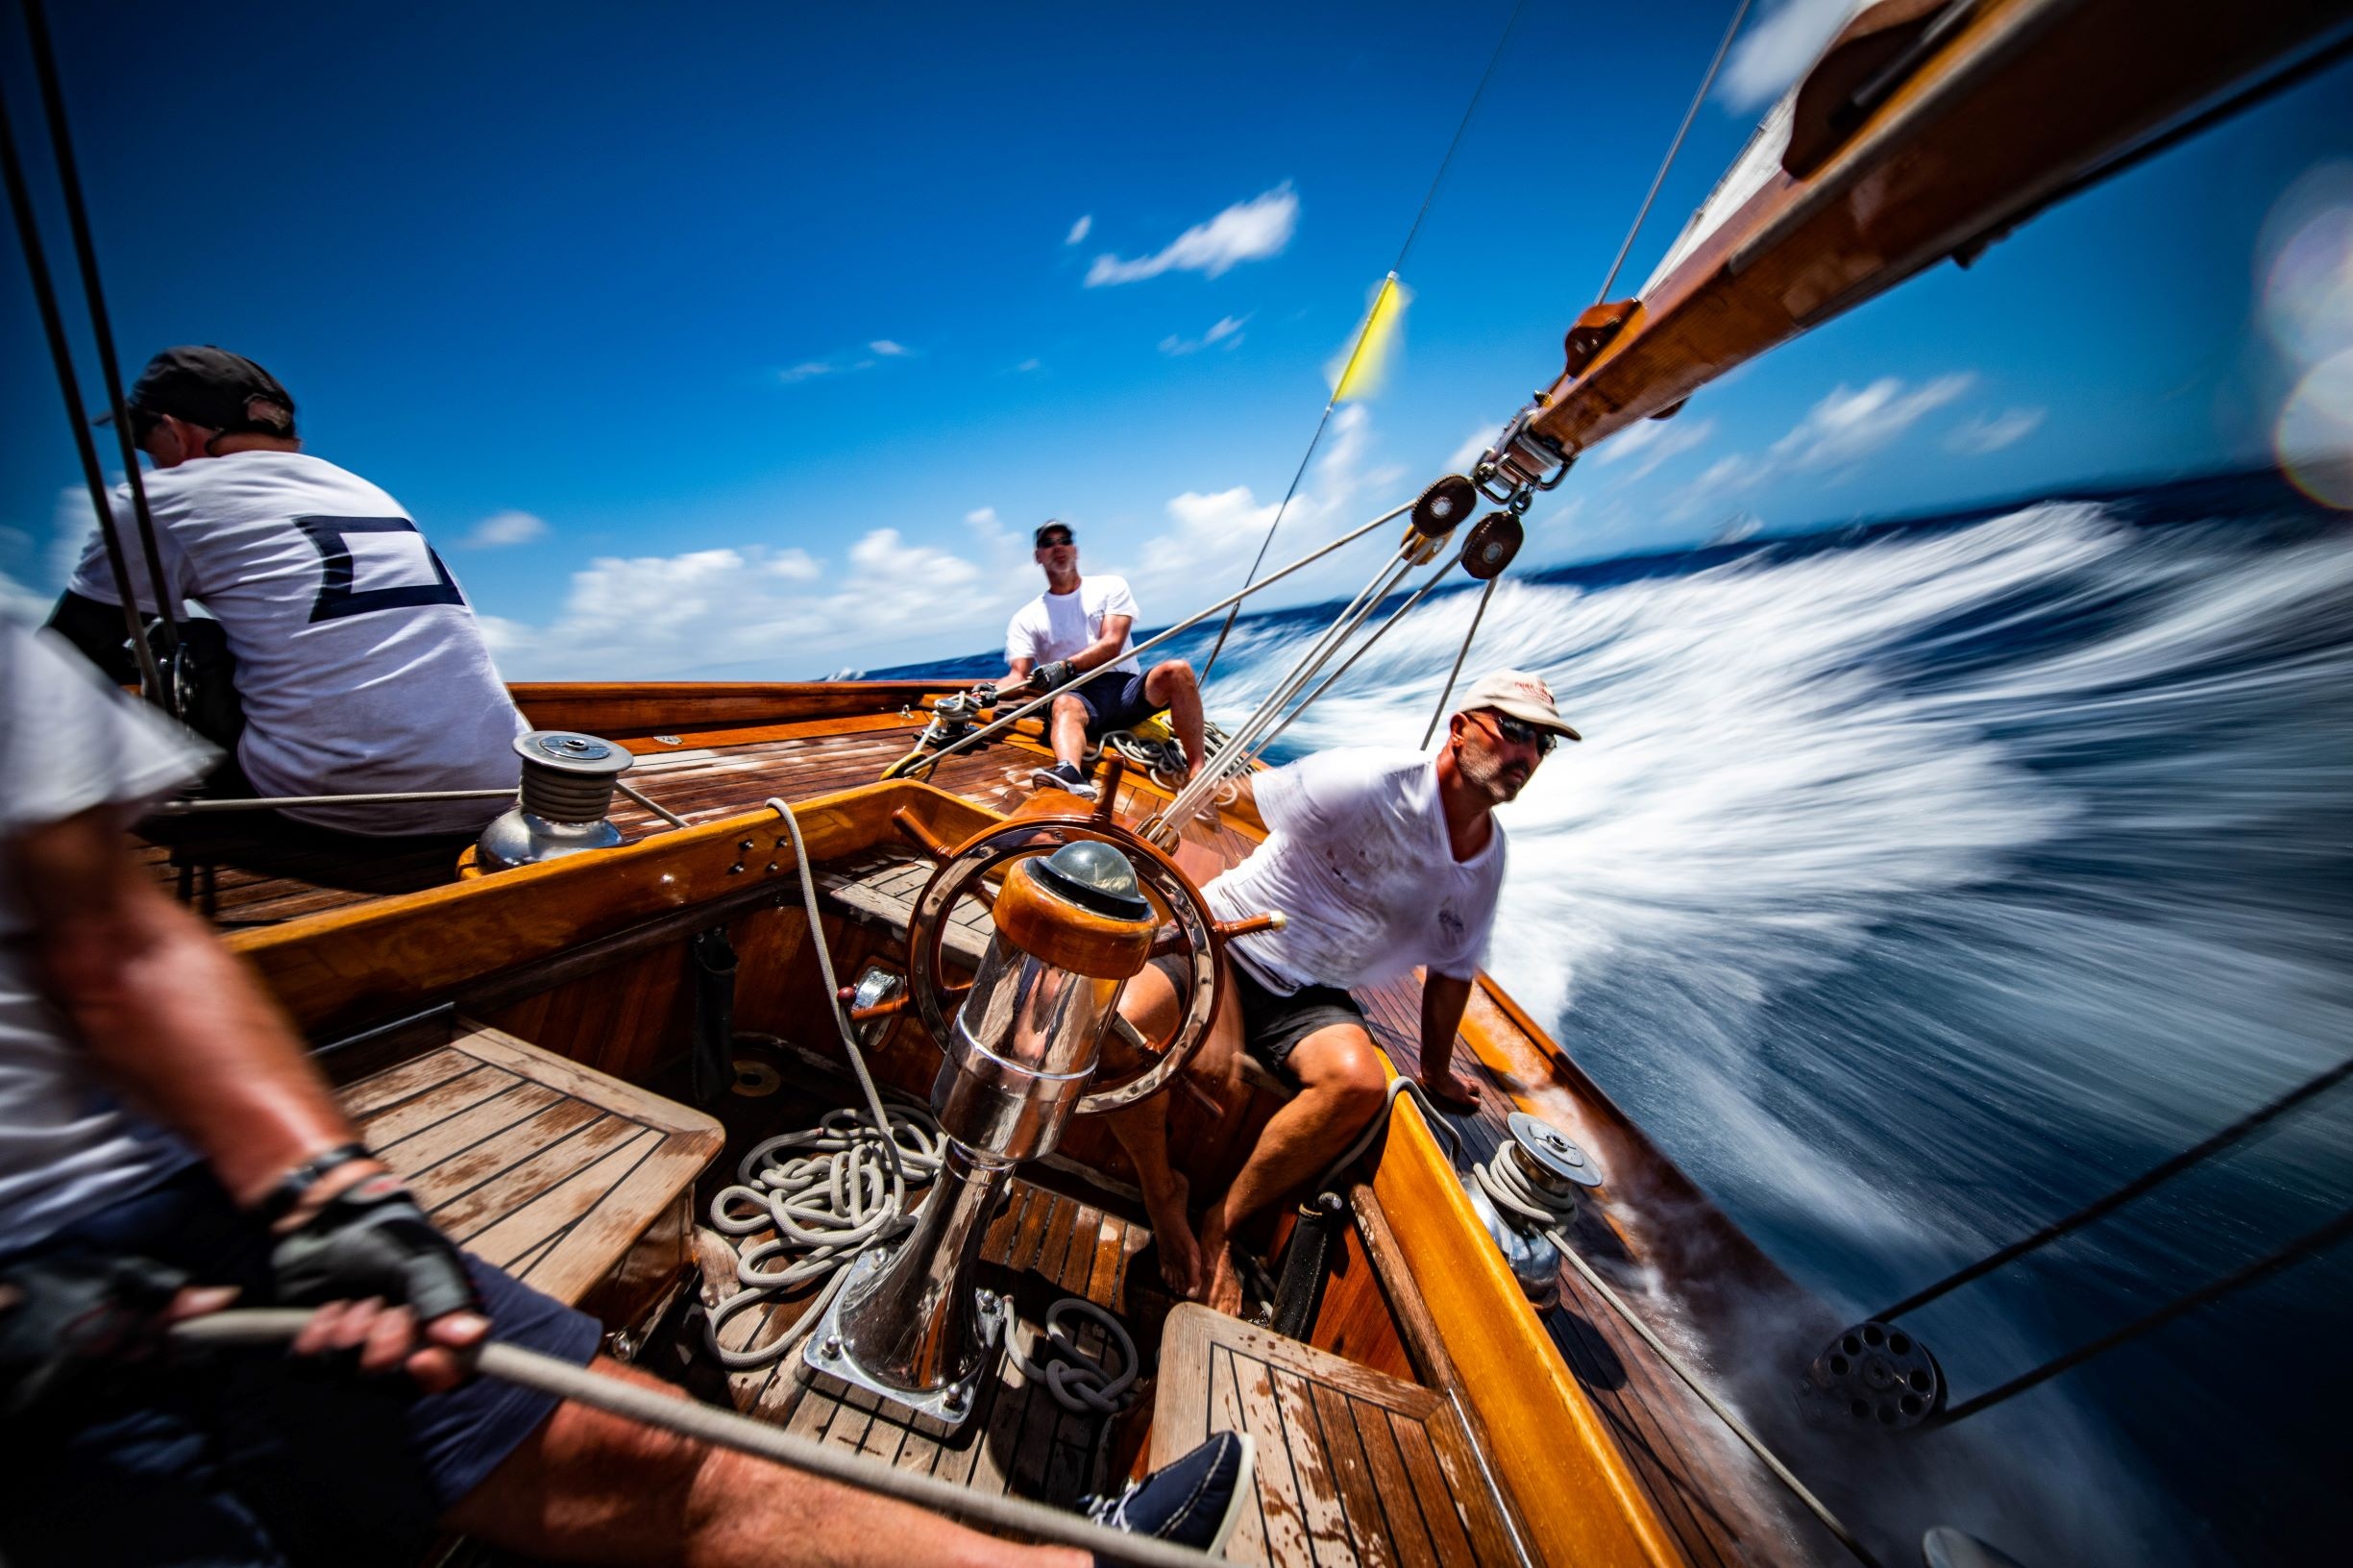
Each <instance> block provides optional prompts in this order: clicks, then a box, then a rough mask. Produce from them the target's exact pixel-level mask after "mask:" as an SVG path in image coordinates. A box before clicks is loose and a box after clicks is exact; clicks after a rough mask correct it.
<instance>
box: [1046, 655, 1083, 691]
mask: <svg viewBox="0 0 2353 1568" xmlns="http://www.w3.org/2000/svg"><path fill="white" fill-rule="evenodd" d="M1075 674H1078V666H1077V665H1075V664H1072V663H1071V662H1070V661H1069V660H1068V659H1056V660H1055V661H1054V662H1053V663H1052V664H1043V665H1040V666H1039V667H1038V675H1037V680H1038V689H1039V690H1040V691H1042V692H1050V691H1052V690H1053V689H1054V688H1055V687H1057V686H1063V685H1067V684H1068V683H1069V680H1070V677H1071V676H1072V675H1075Z"/></svg>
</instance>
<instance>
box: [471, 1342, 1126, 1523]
mask: <svg viewBox="0 0 2353 1568" xmlns="http://www.w3.org/2000/svg"><path fill="white" fill-rule="evenodd" d="M595 1369H596V1370H597V1371H598V1372H599V1373H601V1374H602V1375H604V1376H606V1377H611V1378H619V1379H622V1380H623V1381H625V1382H628V1383H634V1384H639V1385H641V1386H644V1387H649V1388H653V1389H656V1390H659V1391H660V1392H663V1393H669V1394H674V1393H677V1390H676V1389H674V1388H672V1387H671V1386H670V1385H669V1384H665V1383H663V1382H661V1381H660V1380H658V1379H655V1378H651V1377H649V1376H647V1375H646V1374H645V1373H643V1372H639V1371H636V1370H634V1369H632V1368H629V1367H625V1366H623V1365H622V1364H621V1363H620V1362H618V1361H613V1360H606V1359H604V1358H602V1357H599V1358H598V1359H597V1360H596V1362H595ZM679 1397H680V1398H684V1397H685V1396H684V1395H680V1396H679ZM445 1523H447V1524H449V1525H450V1526H452V1527H453V1528H454V1529H457V1530H462V1531H465V1532H466V1533H468V1534H470V1535H477V1536H479V1537H481V1538H482V1539H483V1540H486V1541H489V1542H491V1543H492V1544H493V1545H498V1546H506V1547H510V1548H513V1549H515V1550H519V1551H523V1552H527V1553H528V1554H529V1555H530V1556H533V1557H534V1558H540V1557H550V1558H554V1559H557V1560H560V1561H565V1562H589V1563H606V1562H615V1563H657V1562H658V1563H676V1564H679V1565H681V1568H737V1565H739V1564H741V1565H744V1568H750V1565H752V1564H761V1565H773V1564H784V1563H792V1564H809V1565H813V1568H815V1565H824V1568H837V1565H838V1568H850V1565H855V1564H865V1563H872V1564H879V1565H889V1568H904V1565H905V1564H907V1563H910V1562H922V1563H953V1564H972V1565H980V1564H1023V1565H1029V1564H1035V1565H1037V1568H1048V1565H1061V1568H1084V1565H1085V1564H1086V1563H1087V1562H1088V1556H1087V1554H1086V1553H1084V1552H1077V1551H1071V1550H1067V1549H1064V1548H1046V1547H1023V1546H1016V1545H1014V1544H1013V1543H1011V1542H1010V1541H1001V1540H998V1539H996V1538H995V1537H994V1536H992V1535H983V1534H980V1533H979V1532H977V1531H969V1530H967V1529H965V1528H964V1527H963V1526H961V1525H957V1524H952V1523H950V1522H949V1521H948V1520H946V1519H944V1518H943V1517H941V1516H940V1515H938V1514H935V1513H927V1512H925V1511H923V1510H922V1509H920V1508H918V1507H912V1506H910V1505H908V1504H905V1503H898V1502H894V1501H892V1500H891V1499H888V1498H884V1497H877V1496H875V1495H873V1494H872V1493H870V1492H861V1491H858V1490H857V1489H855V1488H853V1487H848V1486H842V1485H837V1484H836V1483H834V1482H829V1481H821V1480H819V1479H818V1478H817V1477H815V1476H811V1475H806V1474H803V1473H802V1472H800V1471H798V1470H791V1469H787V1468H786V1467H784V1466H782V1465H778V1464H772V1463H770V1462H769V1461H767V1460H766V1459H757V1458H752V1457H750V1456H749V1455H747V1454H738V1453H735V1452H733V1451H731V1450H726V1449H714V1448H710V1447H707V1446H705V1445H704V1444H701V1443H697V1442H692V1441H690V1440H688V1439H686V1438H683V1437H674V1436H672V1435H671V1434H670V1433H664V1432H657V1431H655V1430H654V1429H653V1428H651V1427H643V1426H639V1425H638V1424H637V1423H635V1422H632V1421H625V1420H623V1419H622V1418H621V1417H619V1416H614V1415H607V1414H605V1413H604V1412H603V1411H601V1410H592V1409H588V1408H587V1407H586V1406H583V1405H573V1404H565V1405H560V1406H558V1407H556V1410H555V1413H554V1414H553V1415H551V1416H550V1417H549V1418H548V1420H547V1423H546V1424H545V1425H543V1426H542V1427H541V1428H540V1429H539V1430H538V1431H537V1432H535V1433H532V1434H531V1436H530V1437H529V1438H528V1439H527V1440H526V1441H525V1442H524V1444H523V1446H522V1447H520V1448H518V1449H516V1450H515V1451H514V1452H513V1453H512V1454H509V1455H508V1456H507V1457H506V1458H505V1459H504V1460H503V1461H502V1462H501V1464H500V1465H499V1467H498V1468H497V1469H496V1470H493V1471H492V1472H491V1473H490V1476H489V1478H488V1479H487V1480H485V1481H484V1482H482V1483H481V1484H480V1485H478V1486H477V1487H476V1488H475V1489H474V1490H473V1491H471V1492H469V1493H468V1494H467V1495H466V1496H465V1497H464V1498H463V1499H462V1500H461V1501H460V1502H459V1503H458V1505H457V1506H456V1507H453V1508H452V1509H451V1510H450V1512H449V1514H448V1516H447V1518H446V1520H445Z"/></svg>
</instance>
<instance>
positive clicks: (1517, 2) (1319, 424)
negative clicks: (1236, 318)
mask: <svg viewBox="0 0 2353 1568" xmlns="http://www.w3.org/2000/svg"><path fill="white" fill-rule="evenodd" d="M1527 6H1528V0H1514V3H1513V5H1512V7H1511V16H1510V18H1509V20H1507V21H1506V22H1505V23H1504V31H1503V36H1502V37H1498V38H1497V39H1496V40H1495V53H1493V54H1492V55H1489V56H1488V57H1487V68H1486V70H1485V71H1483V72H1482V73H1481V75H1480V78H1479V86H1478V87H1477V88H1475V89H1474V90H1473V91H1472V93H1471V101H1470V102H1469V103H1468V104H1466V105H1464V106H1463V110H1462V118H1461V119H1460V120H1459V121H1458V122H1456V125H1455V134H1454V136H1453V137H1452V139H1450V140H1449V141H1448V142H1447V143H1446V156H1445V157H1444V158H1441V159H1438V172H1437V173H1435V174H1434V175H1432V176H1431V177H1430V188H1429V189H1428V190H1426V191H1424V192H1423V193H1422V205H1421V208H1419V210H1417V211H1416V212H1415V213H1414V214H1413V222H1412V223H1411V225H1409V227H1408V228H1407V230H1406V240H1405V243H1404V244H1402V245H1400V246H1398V247H1397V259H1396V260H1394V261H1392V262H1390V263H1389V275H1388V280H1387V282H1396V279H1397V275H1398V274H1399V273H1401V272H1403V271H1404V270H1405V266H1406V257H1408V256H1409V255H1410V254H1411V253H1412V250H1413V242H1414V241H1415V240H1416V239H1418V238H1420V237H1421V233H1422V220H1423V219H1424V218H1426V217H1428V216H1429V215H1430V207H1431V204H1432V203H1433V202H1435V201H1436V200H1437V199H1438V187H1439V186H1440V185H1442V184H1445V183H1446V174H1447V171H1448V170H1449V169H1451V168H1453V167H1454V165H1455V150H1456V149H1457V148H1458V147H1460V146H1461V145H1462V134H1463V133H1464V132H1466V131H1468V130H1469V129H1470V128H1471V116H1472V115H1473V114H1475V113H1477V112H1478V110H1479V102H1480V100H1481V99H1483V98H1484V97H1485V96H1486V95H1487V84H1488V83H1489V82H1491V81H1493V80H1494V78H1495V67H1496V66H1497V65H1499V64H1501V63H1502V62H1503V58H1504V46H1505V45H1506V44H1507V43H1509V42H1510V41H1511V32H1512V29H1514V28H1516V27H1518V26H1519V25H1520V12H1522V11H1524V10H1526V9H1527ZM1387 282H1385V283H1384V285H1383V286H1384V287H1385V286H1387ZM1372 326H1373V322H1372V317H1370V316H1369V315H1368V316H1366V317H1365V318H1364V326H1363V327H1362V328H1361V329H1360V331H1358V332H1357V341H1356V345H1355V347H1353V348H1351V349H1350V350H1349V351H1348V366H1349V368H1350V369H1353V368H1355V365H1356V360H1357V355H1360V354H1362V353H1363V352H1364V339H1365V336H1366V334H1367V333H1369V332H1370V331H1372ZM1347 384H1348V375H1347V371H1346V370H1343V371H1342V372H1341V373H1340V378H1339V380H1336V381H1335V382H1333V384H1332V396H1330V397H1329V398H1326V399H1325V400H1324V411H1323V412H1322V413H1320V414H1318V415H1317V416H1316V417H1315V433H1314V434H1312V435H1311V436H1309V437H1308V450H1307V451H1305V452H1303V453H1300V454H1299V467H1298V469H1297V471H1296V472H1294V473H1293V474H1292V475H1291V482H1290V485H1289V487H1288V488H1287V489H1286V490H1285V491H1284V492H1283V500H1282V502H1280V503H1279V504H1278V505H1277V506H1276V507H1275V515H1274V518H1273V520H1272V521H1270V522H1269V523H1268V524H1267V525H1266V537H1265V538H1263V539H1262V540H1260V541H1259V552H1258V554H1257V555H1256V556H1254V557H1252V559H1251V562H1250V571H1249V573H1248V574H1247V575H1246V576H1243V578H1242V586H1243V587H1245V588H1247V587H1248V586H1249V585H1250V584H1251V582H1252V581H1253V580H1254V579H1255V578H1256V577H1257V576H1258V574H1259V568H1260V567H1261V566H1262V565H1264V564H1265V560H1266V551H1267V549H1268V547H1270V546H1272V545H1273V544H1274V542H1275V530H1276V529H1277V528H1279V527H1282V526H1283V514H1284V513H1285V512H1287V511H1288V510H1289V509H1290V504H1291V502H1292V500H1293V498H1295V497H1296V496H1297V495H1298V494H1299V484H1300V481H1301V480H1303V479H1305V478H1307V473H1308V464H1309V463H1311V462H1312V461H1313V460H1314V458H1315V449H1316V447H1317V446H1318V445H1319V444H1320V443H1321V442H1322V441H1323V438H1324V429H1325V428H1326V427H1327V426H1329V425H1330V424H1331V423H1332V410H1333V409H1335V408H1336V407H1338V406H1339V402H1340V391H1339V389H1340V388H1341V387H1343V386H1346V385H1347ZM1240 613H1241V606H1240V605H1239V604H1238V603H1237V604H1236V605H1235V606H1234V607H1233V608H1232V609H1230V610H1228V611H1227V612H1226V619H1225V625H1222V626H1219V627H1218V628H1217V642H1216V644H1215V646H1213V648H1211V649H1210V656H1209V657H1208V658H1207V659H1205V660H1204V661H1202V665H1201V683H1202V684H1203V685H1204V686H1206V685H1208V684H1209V678H1210V672H1211V671H1212V670H1214V669H1216V668H1217V655H1218V654H1220V653H1222V652H1224V651H1225V647H1226V637H1227V635H1228V634H1229V633H1231V632H1232V631H1233V630H1234V618H1235V617H1236V616H1237V615H1238V614H1240Z"/></svg>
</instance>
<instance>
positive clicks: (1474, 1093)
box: [1421, 1066, 1479, 1115]
mask: <svg viewBox="0 0 2353 1568" xmlns="http://www.w3.org/2000/svg"><path fill="white" fill-rule="evenodd" d="M1421 1086H1422V1090H1423V1092H1424V1093H1426V1094H1428V1095H1429V1096H1430V1097H1431V1098H1432V1099H1434V1100H1435V1101H1437V1103H1438V1106H1439V1108H1440V1109H1441V1110H1446V1111H1452V1112H1454V1113H1456V1114H1457V1115H1462V1114H1465V1113H1468V1112H1472V1111H1476V1110H1478V1109H1479V1082H1478V1080H1477V1079H1474V1078H1465V1077H1464V1076H1463V1075H1462V1074H1460V1073H1459V1072H1457V1071H1456V1070H1455V1069H1454V1068H1453V1067H1451V1066H1449V1067H1448V1068H1447V1069H1446V1071H1445V1073H1444V1074H1443V1075H1442V1076H1441V1075H1438V1074H1434V1073H1430V1072H1427V1071H1425V1072H1424V1073H1422V1075H1421Z"/></svg>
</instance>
